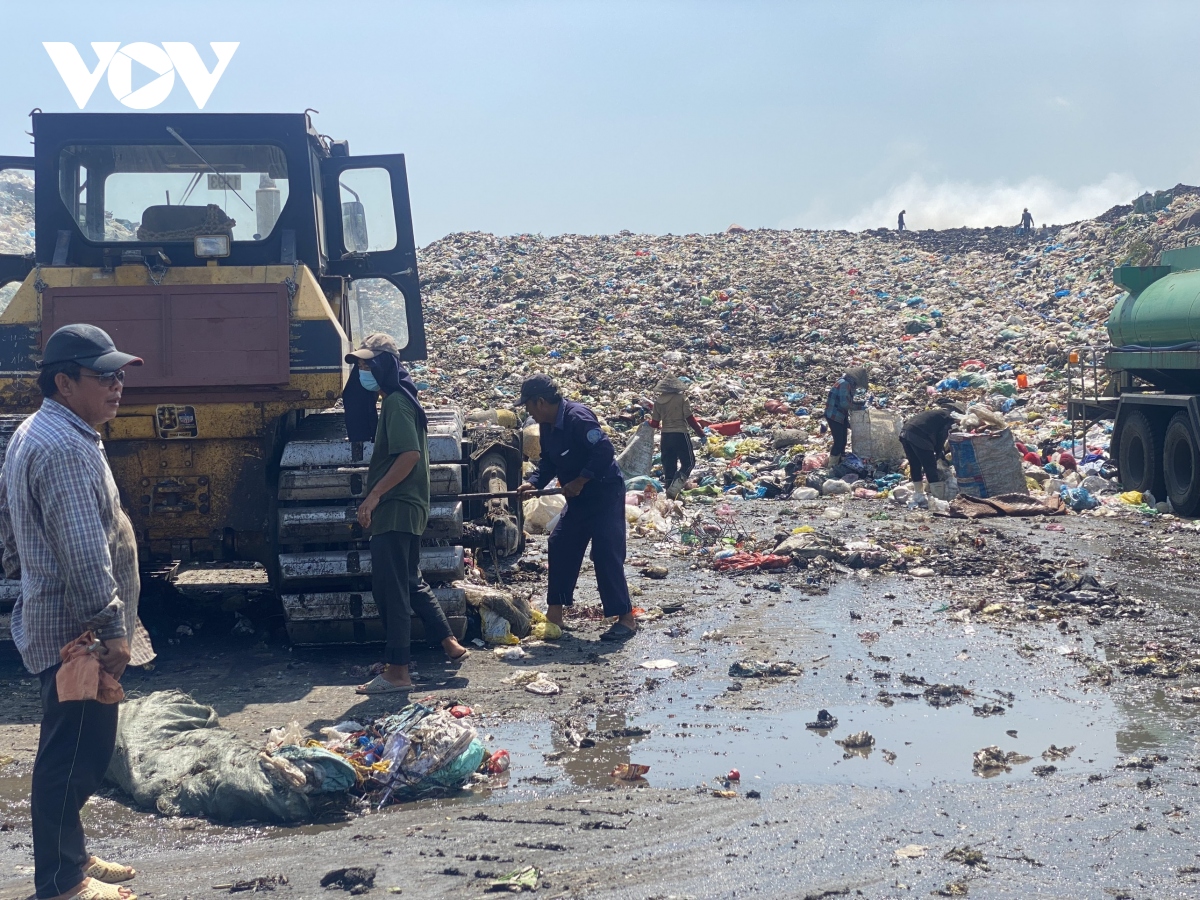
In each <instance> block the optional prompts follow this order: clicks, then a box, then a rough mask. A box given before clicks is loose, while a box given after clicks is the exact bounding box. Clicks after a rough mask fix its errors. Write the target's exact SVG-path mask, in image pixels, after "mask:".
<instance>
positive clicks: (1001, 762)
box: [971, 744, 1033, 778]
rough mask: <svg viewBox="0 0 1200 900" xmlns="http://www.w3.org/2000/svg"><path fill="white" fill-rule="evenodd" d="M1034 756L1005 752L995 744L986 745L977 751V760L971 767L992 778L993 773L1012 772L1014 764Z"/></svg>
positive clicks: (985, 776)
mask: <svg viewBox="0 0 1200 900" xmlns="http://www.w3.org/2000/svg"><path fill="white" fill-rule="evenodd" d="M1031 759H1033V757H1032V756H1022V755H1021V754H1020V753H1017V752H1016V751H1012V750H1010V751H1009V752H1008V753H1005V752H1003V751H1002V750H1001V749H1000V748H999V747H997V746H996V745H995V744H993V745H991V746H990V747H984V748H983V749H982V750H976V751H975V761H974V763H972V765H971V768H972V770H973V771H974V772H975V774H976V775H982V776H983V777H984V778H991V777H992V776H993V775H999V774H1000V773H1001V772H1011V771H1012V767H1013V766H1018V765H1021V764H1022V763H1027V762H1029V761H1030V760H1031Z"/></svg>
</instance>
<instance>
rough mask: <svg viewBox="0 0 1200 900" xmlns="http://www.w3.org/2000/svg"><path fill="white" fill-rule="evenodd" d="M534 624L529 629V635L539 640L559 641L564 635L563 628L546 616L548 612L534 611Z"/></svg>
mask: <svg viewBox="0 0 1200 900" xmlns="http://www.w3.org/2000/svg"><path fill="white" fill-rule="evenodd" d="M532 621H533V626H532V627H531V628H530V629H529V636H530V637H531V638H535V639H537V640H539V641H557V640H558V639H559V638H560V637H562V634H563V633H562V629H561V628H559V627H558V626H557V625H555V624H554V623H553V622H551V621H550V620H549V619H547V618H546V614H545V613H542V612H539V611H538V610H536V609H535V610H534V611H533V616H532Z"/></svg>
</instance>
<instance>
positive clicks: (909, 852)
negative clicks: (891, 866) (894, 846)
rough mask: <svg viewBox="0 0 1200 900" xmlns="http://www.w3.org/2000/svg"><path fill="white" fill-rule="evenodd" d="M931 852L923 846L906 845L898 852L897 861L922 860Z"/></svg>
mask: <svg viewBox="0 0 1200 900" xmlns="http://www.w3.org/2000/svg"><path fill="white" fill-rule="evenodd" d="M928 851H929V848H928V847H925V846H922V845H921V844H906V845H905V846H903V847H901V848H900V849H899V850H897V851H896V858H897V859H920V858H921V857H923V856H924V855H925V854H926V853H927V852H928Z"/></svg>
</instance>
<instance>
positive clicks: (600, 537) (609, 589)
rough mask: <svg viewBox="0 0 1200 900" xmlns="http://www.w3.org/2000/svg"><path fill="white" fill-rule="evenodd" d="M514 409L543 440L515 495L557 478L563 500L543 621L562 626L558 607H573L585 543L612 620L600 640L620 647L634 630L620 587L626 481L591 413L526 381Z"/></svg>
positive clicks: (538, 381)
mask: <svg viewBox="0 0 1200 900" xmlns="http://www.w3.org/2000/svg"><path fill="white" fill-rule="evenodd" d="M519 402H520V403H522V404H524V406H525V408H526V409H527V410H528V411H529V415H530V416H531V417H532V418H533V420H534V421H535V422H537V423H538V425H540V426H541V439H542V456H541V459H540V461H539V462H538V468H537V471H536V472H534V473H532V474H531V475H530V476H529V479H528V480H527V481H526V482H525V483H524V484H523V485H521V487H520V491H521V492H522V493H529V492H531V491H535V490H537V489H538V488H539V487H544V486H545V485H547V484H548V483H549V482H550V480H551V479H553V478H557V479H558V483H559V484H560V485H562V492H563V495H564V496H565V497H566V498H567V508H566V509H565V510H563V513H562V516H561V517H560V518H559V520H558V525H557V526H555V528H554V531H553V532H552V533H551V534H550V540H549V542H548V553H549V557H550V584H549V587H548V588H547V591H546V604H547V611H546V617H547V618H548V619H549V620H550V621H551V622H554V623H555V624H557V625H561V624H562V620H563V607H564V606H570V605H571V604H572V603H574V602H575V584H576V582H577V581H578V580H579V569H580V567H582V566H583V554H584V551H585V550H587V546H588V543H589V542H590V543H591V545H592V562H593V563H594V564H595V566H596V586H597V588H598V589H599V591H600V602H601V603H602V604H603V606H604V615H605V616H608V617H609V618H612V617H614V616H615V617H616V619H617V621H616V622H615V623H614V624H613V625H612V627H611V628H609V629H608V631H606V632H604V634H602V635H600V639H601V640H605V641H623V640H627V639H629V638H631V637H633V636H634V634H636V633H637V628H638V626H637V620H635V619H634V617H633V604H632V603H631V602H630V600H629V585H628V584H626V583H625V479H624V478H623V477H622V475H621V470H620V468H619V467H618V466H617V464H616V462H615V461H614V459H613V456H614V453H613V445H612V442H611V441H610V440H609V439H608V437H607V436H606V435H605V434H604V432H603V431H602V430H601V429H600V422H599V421H598V420H597V419H596V415H595V413H593V412H592V411H591V410H590V409H588V408H587V407H586V406H584V405H583V404H582V403H576V402H575V401H573V400H564V399H563V396H562V393H561V392H560V391H559V389H558V385H556V384H555V383H554V381H553V379H551V378H550V376H549V375H532V376H530V377H529V378H527V379H525V382H524V383H523V384H522V385H521V399H520V401H519Z"/></svg>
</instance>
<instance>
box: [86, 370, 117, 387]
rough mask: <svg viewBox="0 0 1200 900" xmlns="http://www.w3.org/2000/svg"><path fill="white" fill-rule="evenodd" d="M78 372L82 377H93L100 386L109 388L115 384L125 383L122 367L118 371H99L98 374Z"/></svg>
mask: <svg viewBox="0 0 1200 900" xmlns="http://www.w3.org/2000/svg"><path fill="white" fill-rule="evenodd" d="M79 374H80V375H82V376H83V377H84V378H95V379H96V380H97V381H99V382H100V385H101V386H102V387H107V388H110V387H112V386H113V385H115V384H124V383H125V370H124V369H121V370H120V371H119V372H101V373H100V374H99V375H93V374H92V373H91V372H80V373H79Z"/></svg>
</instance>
